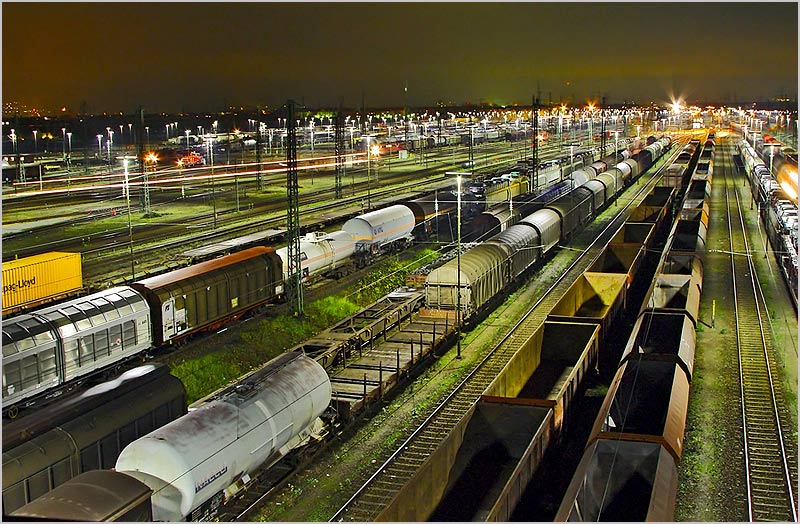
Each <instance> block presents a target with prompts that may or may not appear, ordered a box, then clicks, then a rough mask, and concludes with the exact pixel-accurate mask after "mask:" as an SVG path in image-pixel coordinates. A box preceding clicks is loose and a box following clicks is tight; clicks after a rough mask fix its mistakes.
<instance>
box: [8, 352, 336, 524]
mask: <svg viewBox="0 0 800 524" xmlns="http://www.w3.org/2000/svg"><path fill="white" fill-rule="evenodd" d="M330 401H331V383H330V379H329V378H328V374H327V372H326V371H325V369H324V368H323V367H322V366H321V365H319V364H318V363H317V362H316V361H315V360H313V359H311V358H309V357H306V356H305V355H303V354H302V353H301V352H292V353H285V354H283V355H281V356H279V357H277V358H275V359H273V360H271V361H270V362H268V363H267V364H266V365H265V366H263V367H262V368H261V369H259V370H256V371H254V372H253V373H251V374H250V375H249V376H247V377H246V378H244V379H243V380H240V381H239V382H238V383H237V384H236V385H235V386H233V387H231V388H228V389H226V390H223V391H222V392H220V393H219V394H218V395H216V396H215V397H214V398H212V399H209V400H208V401H207V402H206V403H204V404H202V405H201V406H199V407H197V408H196V409H194V410H192V411H191V412H190V413H188V414H186V415H184V416H182V417H180V418H178V419H176V420H173V421H171V422H169V423H167V424H165V425H163V426H162V427H160V428H158V429H156V430H154V431H152V432H150V433H148V434H146V435H144V436H142V437H140V438H137V439H136V440H133V441H132V442H131V443H130V444H128V445H127V446H125V447H124V449H122V451H121V452H120V453H119V456H118V458H117V459H116V463H115V464H114V465H113V467H114V470H113V471H90V472H84V473H83V474H81V475H78V476H76V477H74V478H72V479H71V480H69V481H67V482H65V483H63V484H61V485H60V486H58V487H56V488H55V489H53V490H52V491H49V492H48V493H46V494H45V495H43V496H41V497H39V498H38V499H36V500H34V501H33V502H31V503H30V504H27V505H26V506H23V507H21V508H19V509H16V510H15V511H11V512H10V518H12V519H15V518H26V519H30V518H36V519H53V518H55V517H56V516H57V517H58V518H59V519H63V518H64V517H65V515H70V516H72V517H73V518H75V520H85V521H91V520H106V519H109V520H126V519H127V518H130V517H131V516H132V515H138V518H141V519H143V520H154V521H167V522H169V521H181V520H192V521H197V520H209V519H210V518H211V517H212V516H213V514H214V512H215V510H216V508H217V507H218V506H219V505H220V504H222V503H223V502H224V501H226V500H228V499H229V498H231V497H234V496H235V495H236V494H237V493H238V491H239V490H241V489H242V488H243V487H244V485H245V484H247V483H248V482H249V480H250V475H251V474H253V473H255V471H256V470H257V469H260V468H262V467H267V466H269V465H270V464H272V463H274V462H275V461H277V460H278V459H280V458H281V457H283V456H284V455H285V454H286V453H287V452H288V450H290V449H291V448H293V447H295V446H297V445H298V444H300V443H301V442H302V441H303V440H307V439H310V438H311V435H312V434H315V433H316V430H317V428H318V421H319V417H320V416H322V415H323V414H324V412H325V411H326V410H327V409H328V406H329V404H330ZM105 467H109V466H105ZM4 468H5V465H4ZM4 473H5V472H4ZM100 493H103V494H104V495H102V496H99V494H100ZM4 495H5V494H4ZM109 495H112V496H109ZM65 500H66V501H68V502H67V503H65V502H64V501H65Z"/></svg>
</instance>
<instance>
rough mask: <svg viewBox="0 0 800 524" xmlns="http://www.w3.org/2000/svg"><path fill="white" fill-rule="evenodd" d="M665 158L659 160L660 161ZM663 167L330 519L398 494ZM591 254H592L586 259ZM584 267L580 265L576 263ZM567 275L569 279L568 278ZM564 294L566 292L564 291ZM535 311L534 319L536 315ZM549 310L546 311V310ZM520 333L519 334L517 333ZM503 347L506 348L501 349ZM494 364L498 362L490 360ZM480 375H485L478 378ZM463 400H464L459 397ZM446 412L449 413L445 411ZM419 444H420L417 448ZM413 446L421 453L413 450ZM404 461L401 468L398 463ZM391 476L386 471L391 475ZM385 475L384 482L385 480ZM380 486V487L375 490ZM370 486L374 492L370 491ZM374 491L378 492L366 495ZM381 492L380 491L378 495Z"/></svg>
mask: <svg viewBox="0 0 800 524" xmlns="http://www.w3.org/2000/svg"><path fill="white" fill-rule="evenodd" d="M670 156H677V151H673V152H671V154H670ZM664 158H665V157H662V159H661V160H662V162H663V159H664ZM666 165H667V162H663V163H662V166H661V168H660V169H658V170H657V171H656V172H655V173H654V174H653V175H652V176H651V178H650V180H648V182H647V183H646V184H644V185H643V186H642V187H641V189H640V190H639V191H637V192H636V193H635V194H634V196H632V197H631V198H630V200H629V201H628V203H627V204H625V205H624V206H623V207H622V208H621V209H620V210H619V212H618V213H617V215H616V216H615V217H613V218H612V219H610V220H609V223H608V224H607V225H606V226H605V227H604V228H603V230H602V231H601V232H600V233H599V234H598V235H597V236H596V237H595V239H594V240H593V241H592V243H591V244H589V246H587V247H586V248H585V250H584V253H583V254H582V255H580V256H579V257H578V258H577V259H576V260H575V261H573V262H572V264H570V266H569V267H568V268H566V269H565V270H564V271H563V272H562V274H561V276H559V277H558V278H557V280H556V281H555V282H554V283H553V284H552V285H551V286H550V287H549V288H548V289H547V290H546V291H545V292H544V294H543V295H542V297H541V298H539V299H538V300H537V301H536V302H535V303H534V304H533V305H532V306H531V307H530V308H529V309H528V311H527V312H526V313H524V314H523V316H522V318H521V319H520V320H519V321H518V322H517V323H516V324H515V325H514V326H513V327H512V328H511V329H510V330H509V331H508V332H507V333H506V334H505V335H504V336H503V338H502V339H501V340H500V342H498V343H497V344H496V345H495V346H494V347H493V348H492V349H491V350H490V351H489V352H488V353H487V355H486V356H485V357H484V358H483V359H481V361H480V362H479V363H478V364H477V365H476V367H475V368H474V369H473V370H472V371H471V372H470V373H469V374H468V375H467V376H466V378H464V380H462V381H461V382H460V383H459V384H458V386H456V388H455V389H454V390H453V391H452V392H451V393H450V394H449V395H448V396H447V397H446V398H445V399H444V400H443V401H442V402H441V403H440V404H439V405H438V406H437V407H436V409H435V410H434V411H433V412H432V413H431V414H430V415H429V416H428V417H427V418H426V419H425V420H424V421H423V422H422V423H421V424H420V425H419V426H418V427H417V429H415V430H414V432H413V433H412V434H411V435H410V436H409V437H408V438H407V439H406V440H405V441H404V442H403V443H402V444H401V445H400V446H399V447H398V448H397V449H396V451H394V452H393V453H392V455H391V456H390V457H389V458H388V459H387V460H386V461H385V462H384V463H383V464H382V465H381V466H380V467H379V468H378V469H377V471H375V473H373V474H372V476H370V477H369V479H367V481H366V482H365V483H364V484H363V485H362V486H361V487H360V488H359V489H358V490H357V491H356V492H355V493H354V494H353V495H352V496H351V497H350V499H349V500H348V501H347V502H345V504H344V505H343V506H342V507H341V508H340V509H339V510H338V511H337V512H336V513H335V514H334V515H333V516H332V517H331V518H330V521H340V520H344V519H345V518H347V520H352V521H367V520H373V519H374V518H376V517H377V515H378V513H379V511H380V510H381V509H382V508H384V507H385V506H386V504H387V503H389V502H390V501H391V500H392V499H393V498H394V496H395V495H396V493H397V491H399V489H401V488H402V486H403V485H404V484H405V482H407V481H408V480H409V479H410V478H411V477H412V476H413V473H414V472H415V471H416V468H417V467H418V466H420V465H421V464H422V463H423V462H424V460H425V459H426V458H427V457H428V456H429V455H430V453H431V452H432V451H433V450H435V448H436V446H438V443H439V442H440V438H437V437H436V436H435V435H439V436H441V435H443V434H446V433H447V432H448V431H449V430H451V429H452V427H454V426H455V424H456V423H457V422H458V421H459V420H460V419H461V417H462V416H463V415H464V414H465V413H466V412H467V411H468V410H469V409H470V408H471V407H472V405H474V403H475V402H477V400H478V398H479V397H480V395H481V394H482V393H483V391H484V390H485V389H486V387H488V385H489V384H490V382H491V380H493V379H494V377H495V376H496V374H497V372H498V371H499V370H500V369H502V367H503V365H504V364H505V363H506V362H507V361H508V360H509V359H510V358H511V357H512V356H513V355H514V354H515V353H516V352H517V350H518V349H519V346H518V344H521V343H523V342H524V340H526V339H527V335H529V334H532V333H533V332H535V330H536V329H538V328H539V327H540V325H541V323H542V322H544V320H545V318H546V315H542V314H541V311H542V309H540V306H541V305H542V304H544V302H545V301H550V302H553V305H554V304H555V302H556V301H557V300H558V299H560V298H561V297H560V294H559V295H558V296H554V291H555V290H556V288H557V287H558V286H559V285H561V286H562V287H566V286H569V285H571V284H572V278H574V277H576V275H574V274H572V273H573V270H574V269H575V268H579V269H581V272H582V271H583V267H581V266H584V265H586V264H585V262H586V260H587V259H589V260H592V259H594V258H595V257H596V256H597V255H599V252H600V250H601V249H602V248H603V247H604V246H605V243H606V242H607V240H608V239H609V238H610V237H611V236H612V235H613V233H615V232H616V231H617V229H618V228H619V227H621V226H622V225H623V224H624V221H625V220H626V219H627V216H628V213H626V211H628V210H629V208H631V206H632V205H633V204H634V202H636V203H637V205H638V201H639V200H641V199H643V198H644V195H646V194H647V193H648V192H649V191H650V189H652V187H654V186H655V184H656V183H657V181H658V180H660V178H661V174H662V171H663V169H664V167H665V166H666ZM640 197H641V198H640ZM590 255H593V256H591V257H590ZM582 262H583V263H584V264H583V265H581V263H582ZM568 277H570V279H569V280H568ZM564 291H566V289H564ZM537 310H538V313H539V315H535V314H534V313H536V312H537ZM548 311H549V309H548ZM520 333H521V335H520ZM506 346H508V347H506ZM495 360H497V361H499V362H494V361H495ZM482 374H483V375H485V376H482ZM462 397H467V398H462ZM448 411H453V412H452V413H448ZM429 428H431V430H432V431H433V433H434V434H435V435H432V436H428V435H425V432H426V431H427V430H428V429H429ZM419 443H421V444H419ZM415 447H421V448H422V449H419V450H415V449H414V448H415ZM401 458H404V459H405V460H404V461H405V464H403V463H401V460H400V459H401ZM390 471H391V473H390V474H389V473H387V472H390ZM384 477H386V478H384ZM379 483H383V486H379V485H378V484H379ZM373 487H374V490H373ZM369 490H373V491H376V492H379V493H378V494H369V493H368V491H369ZM380 492H383V493H382V494H381V493H380Z"/></svg>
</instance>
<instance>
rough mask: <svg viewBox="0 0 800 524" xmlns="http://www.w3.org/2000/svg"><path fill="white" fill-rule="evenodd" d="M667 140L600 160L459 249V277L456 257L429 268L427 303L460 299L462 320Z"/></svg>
mask: <svg viewBox="0 0 800 524" xmlns="http://www.w3.org/2000/svg"><path fill="white" fill-rule="evenodd" d="M670 143H671V139H670V138H667V137H665V138H662V139H660V140H658V141H656V142H654V143H653V144H651V145H649V146H647V147H646V148H644V149H642V150H640V151H639V152H638V153H637V154H635V155H633V156H631V158H629V159H627V160H624V161H623V162H620V163H618V164H616V165H614V166H613V167H611V168H609V169H607V170H603V169H605V168H606V167H607V166H604V165H602V163H600V164H598V165H596V166H588V169H586V168H584V169H583V170H582V173H581V175H582V176H581V177H580V178H577V177H576V178H577V179H578V180H583V177H586V180H583V184H582V185H579V186H577V187H575V188H574V189H572V190H571V191H570V192H568V193H567V194H565V195H563V196H561V197H559V198H557V199H556V200H554V201H553V202H551V203H550V204H548V205H546V206H545V207H544V208H543V209H540V210H538V211H535V212H534V213H532V214H531V215H529V216H528V217H526V218H524V219H522V220H520V222H519V223H518V224H516V225H513V226H510V227H508V228H507V229H505V230H504V231H502V232H500V233H498V234H497V235H495V236H493V237H492V238H490V239H489V240H488V241H486V242H484V243H482V244H480V245H478V246H476V247H474V248H472V249H471V250H469V251H467V252H466V253H464V254H463V255H462V256H461V261H460V265H461V272H460V275H459V268H458V261H456V260H450V261H449V262H447V263H446V264H444V265H442V266H441V267H439V268H437V269H435V270H433V271H431V272H430V273H429V274H428V277H427V279H426V281H425V299H426V306H427V307H428V308H431V309H444V310H453V309H456V307H457V305H458V303H460V304H461V311H462V314H463V315H464V318H465V319H469V318H471V317H473V316H474V315H476V314H478V313H479V312H481V311H482V310H483V309H484V307H485V306H486V305H487V304H489V303H490V301H492V300H493V299H494V298H495V297H497V296H499V295H500V294H501V292H503V290H504V289H506V288H507V287H508V286H509V284H510V283H511V282H513V281H515V280H516V279H517V278H518V277H519V276H520V275H521V274H522V273H523V272H525V271H527V269H528V268H530V267H532V266H533V265H535V264H536V263H537V262H538V261H540V260H542V259H543V258H544V257H545V256H546V255H548V254H549V253H550V252H551V251H552V250H553V249H554V248H555V247H556V246H558V244H559V243H562V242H568V241H569V239H570V238H571V237H572V235H573V234H575V233H576V232H577V231H578V229H579V228H581V227H582V226H583V225H584V224H586V223H587V222H588V221H590V220H591V219H592V218H594V217H595V216H596V215H597V213H599V212H600V211H601V210H602V209H604V208H605V207H606V206H608V205H609V204H610V203H612V202H613V201H614V199H615V198H616V196H617V195H618V193H619V192H620V191H622V189H623V188H624V187H625V186H627V185H629V184H630V183H631V181H632V180H635V179H636V177H638V176H639V174H641V173H643V172H644V171H645V170H646V169H648V168H649V167H650V166H651V165H652V164H653V163H654V162H655V161H656V160H657V159H658V158H659V157H661V155H662V154H663V153H664V152H665V151H666V149H667V148H668V147H669V145H670ZM598 171H602V172H599V173H598ZM592 175H594V176H592ZM590 176H592V178H591V179H590V178H589V177H590ZM573 180H575V179H573ZM459 294H460V299H459Z"/></svg>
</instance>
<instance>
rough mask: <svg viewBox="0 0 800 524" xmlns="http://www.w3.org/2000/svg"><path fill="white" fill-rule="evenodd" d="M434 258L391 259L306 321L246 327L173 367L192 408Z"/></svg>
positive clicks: (310, 311)
mask: <svg viewBox="0 0 800 524" xmlns="http://www.w3.org/2000/svg"><path fill="white" fill-rule="evenodd" d="M436 256H437V252H436V251H433V250H428V249H425V250H422V251H421V252H420V253H418V254H417V257H416V258H415V259H414V260H413V261H412V262H410V263H409V262H403V261H401V260H400V258H399V257H398V256H393V257H390V258H389V259H388V260H387V261H385V262H382V263H381V264H379V265H377V266H376V267H375V269H374V270H371V271H370V272H369V273H368V274H367V275H366V276H365V277H364V278H363V279H362V280H361V281H359V282H358V283H357V284H356V285H355V286H354V288H353V289H352V290H348V291H346V292H344V293H342V294H341V295H335V296H329V297H325V298H322V299H319V300H316V301H314V302H311V303H309V304H307V305H306V307H305V313H306V314H305V316H304V317H302V318H298V317H294V316H291V315H279V316H276V317H272V318H265V319H261V320H259V321H257V322H254V323H253V324H252V325H247V326H245V327H244V328H243V329H242V330H241V331H240V332H239V334H238V335H237V336H236V337H235V338H234V339H233V340H232V341H230V342H229V343H225V344H221V345H223V346H224V347H222V348H220V349H215V350H213V351H212V352H210V353H207V354H205V355H203V356H202V357H200V358H197V359H193V360H189V361H183V362H176V363H175V364H172V365H171V372H172V374H173V375H175V376H176V377H178V378H179V379H180V380H181V381H182V382H183V384H184V386H185V387H186V396H187V400H188V402H189V403H192V402H195V401H196V400H198V399H200V398H203V397H204V396H206V395H208V394H209V393H211V392H213V391H216V390H217V389H219V388H221V387H223V386H224V385H225V384H228V383H229V382H231V381H232V380H234V379H236V378H237V377H239V376H241V375H243V374H245V373H247V372H248V371H251V370H253V369H255V368H257V367H259V366H261V365H262V364H264V363H265V362H268V361H269V360H272V359H273V358H275V357H277V356H278V355H280V354H282V353H284V352H285V351H286V350H288V349H290V348H292V347H294V346H296V345H298V344H300V343H301V342H302V341H304V340H306V339H308V338H310V337H312V336H314V335H316V334H317V333H320V332H321V331H324V330H325V329H327V328H328V327H329V326H331V325H332V324H335V323H336V322H339V321H340V320H342V319H345V318H347V317H349V316H351V315H353V314H354V313H356V312H358V311H359V310H360V309H361V308H362V307H364V306H366V305H369V304H371V303H372V302H375V301H376V300H378V299H380V298H382V297H383V296H385V295H386V294H387V293H389V292H390V291H392V290H394V289H396V288H397V287H399V286H402V285H403V283H404V282H405V278H406V275H407V274H408V273H409V272H410V271H413V270H414V269H416V268H417V267H419V266H421V265H423V264H425V263H428V262H429V261H430V260H432V259H433V258H435V257H436ZM210 343H211V344H214V342H213V341H212V342H210ZM218 345H220V344H219V343H218Z"/></svg>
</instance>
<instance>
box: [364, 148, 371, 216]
mask: <svg viewBox="0 0 800 524" xmlns="http://www.w3.org/2000/svg"><path fill="white" fill-rule="evenodd" d="M364 138H366V139H367V210H369V209H370V208H371V207H372V200H371V198H370V182H371V181H370V162H371V160H372V156H371V154H370V149H369V139H370V138H372V137H371V136H370V135H366V136H364Z"/></svg>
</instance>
